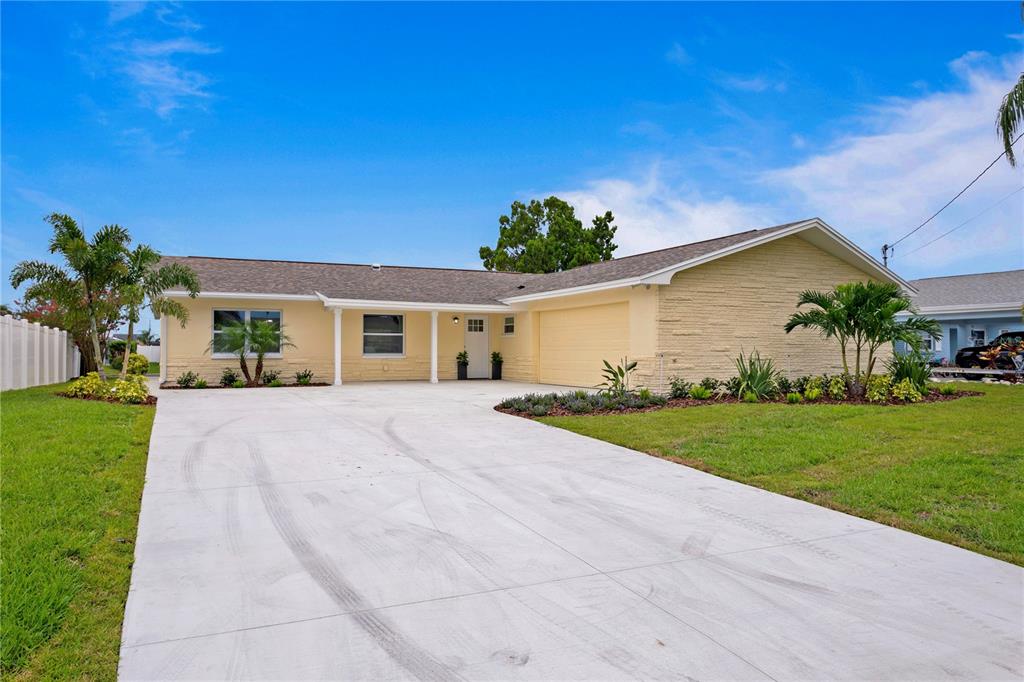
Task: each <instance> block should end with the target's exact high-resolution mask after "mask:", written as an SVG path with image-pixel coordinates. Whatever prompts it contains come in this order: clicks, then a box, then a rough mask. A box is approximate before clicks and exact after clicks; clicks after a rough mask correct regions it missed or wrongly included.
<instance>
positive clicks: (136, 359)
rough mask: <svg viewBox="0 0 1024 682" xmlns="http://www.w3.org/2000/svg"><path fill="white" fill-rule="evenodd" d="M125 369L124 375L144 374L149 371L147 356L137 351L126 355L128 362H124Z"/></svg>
mask: <svg viewBox="0 0 1024 682" xmlns="http://www.w3.org/2000/svg"><path fill="white" fill-rule="evenodd" d="M125 370H127V371H126V372H125V374H126V375H128V374H138V375H144V374H146V372H148V371H149V358H147V357H146V356H145V355H140V354H139V353H132V354H131V355H129V356H128V362H126V363H125Z"/></svg>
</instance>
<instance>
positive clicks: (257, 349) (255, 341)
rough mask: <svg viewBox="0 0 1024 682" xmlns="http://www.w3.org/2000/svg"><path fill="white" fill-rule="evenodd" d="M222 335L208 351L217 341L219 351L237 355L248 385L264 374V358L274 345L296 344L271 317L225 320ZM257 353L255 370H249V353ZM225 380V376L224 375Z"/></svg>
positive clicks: (252, 384)
mask: <svg viewBox="0 0 1024 682" xmlns="http://www.w3.org/2000/svg"><path fill="white" fill-rule="evenodd" d="M217 336H218V337H219V339H214V340H212V341H210V344H209V345H208V346H207V348H206V349H207V351H210V352H212V351H213V350H214V343H215V342H216V344H217V351H219V352H225V353H232V354H234V355H236V356H237V357H238V365H239V369H241V370H242V375H243V376H244V377H245V383H246V384H247V385H249V386H256V385H258V384H259V383H260V378H261V377H262V376H263V359H264V357H265V356H266V354H267V353H269V352H272V351H274V349H280V348H284V347H285V346H293V347H294V346H295V344H294V343H292V342H291V339H289V338H288V335H287V334H285V333H284V329H282V328H280V327H279V326H278V325H277V324H275V323H274V322H273V321H272V320H251V319H250V320H248V321H245V322H234V323H231V324H226V325H224V326H223V327H222V328H221V331H220V334H218V335H217ZM250 354H252V355H255V356H256V368H255V370H254V372H253V373H250V372H249V361H248V358H249V355H250ZM222 381H223V378H222Z"/></svg>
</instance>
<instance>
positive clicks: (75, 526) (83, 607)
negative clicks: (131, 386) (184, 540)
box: [0, 386, 156, 680]
mask: <svg viewBox="0 0 1024 682" xmlns="http://www.w3.org/2000/svg"><path fill="white" fill-rule="evenodd" d="M61 388H62V386H43V387H38V388H31V389H27V390H22V391H8V392H5V393H3V394H2V397H0V409H2V412H0V429H2V432H0V462H2V478H0V515H2V519H3V526H2V532H0V555H2V558H3V563H2V573H0V602H2V604H3V609H2V613H0V641H2V643H3V644H2V648H0V671H2V673H3V675H4V677H5V678H9V679H25V680H27V679H40V680H42V679H46V680H50V679H94V680H113V679H115V677H116V676H117V660H118V648H119V643H120V639H121V619H122V617H123V615H124V602H125V598H126V597H127V594H128V580H129V576H130V574H131V566H132V559H133V553H134V543H135V532H136V526H137V523H138V515H139V502H140V498H141V495H142V483H143V477H144V474H145V467H146V452H147V450H148V445H149V432H150V429H151V427H152V425H153V416H154V414H155V412H156V410H154V409H153V408H152V407H146V406H134V405H118V404H113V403H105V402H97V401H88V400H68V399H66V398H60V397H58V396H55V395H54V393H55V392H56V391H58V390H60V389H61Z"/></svg>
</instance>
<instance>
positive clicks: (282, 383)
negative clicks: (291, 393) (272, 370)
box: [267, 379, 284, 388]
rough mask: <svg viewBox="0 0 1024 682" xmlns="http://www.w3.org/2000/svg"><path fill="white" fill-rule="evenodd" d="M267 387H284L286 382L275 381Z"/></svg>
mask: <svg viewBox="0 0 1024 682" xmlns="http://www.w3.org/2000/svg"><path fill="white" fill-rule="evenodd" d="M267 386H270V387H271V388H277V387H278V386H284V382H283V381H281V380H280V379H274V380H272V381H269V382H267Z"/></svg>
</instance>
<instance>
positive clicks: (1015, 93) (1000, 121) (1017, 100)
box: [996, 3, 1024, 166]
mask: <svg viewBox="0 0 1024 682" xmlns="http://www.w3.org/2000/svg"><path fill="white" fill-rule="evenodd" d="M1021 20H1022V21H1024V3H1021ZM1022 125H1024V72H1022V73H1021V74H1020V76H1018V77H1017V82H1016V83H1014V85H1013V87H1012V88H1010V91H1009V92H1008V93H1006V96H1005V97H1003V101H1002V103H1001V104H1000V105H999V111H998V112H997V113H996V132H998V133H999V137H1000V138H1001V139H1002V142H1003V150H1004V151H1005V152H1006V160H1007V161H1009V162H1010V165H1011V166H1016V165H1017V159H1016V157H1014V155H1013V143H1014V142H1016V141H1017V139H1018V137H1017V133H1018V132H1020V130H1021V126H1022Z"/></svg>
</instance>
